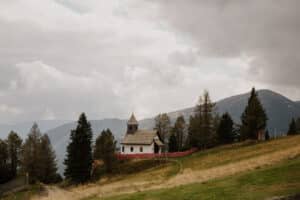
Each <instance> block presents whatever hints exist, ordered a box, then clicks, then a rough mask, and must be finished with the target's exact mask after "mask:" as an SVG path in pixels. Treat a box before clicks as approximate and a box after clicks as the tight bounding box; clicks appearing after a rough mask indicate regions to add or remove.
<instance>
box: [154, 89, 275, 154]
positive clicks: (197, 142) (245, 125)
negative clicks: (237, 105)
mask: <svg viewBox="0 0 300 200" xmlns="http://www.w3.org/2000/svg"><path fill="white" fill-rule="evenodd" d="M267 120H268V117H267V114H266V112H265V110H264V108H263V106H262V104H261V102H260V100H259V98H258V95H257V92H256V91H255V88H253V89H252V91H251V94H250V97H249V99H248V102H247V106H246V108H245V110H244V112H243V113H242V115H241V124H235V123H234V121H233V119H232V117H231V116H230V114H229V113H228V112H226V113H224V114H222V115H221V116H219V115H218V113H217V112H216V105H215V103H213V102H212V100H211V99H210V96H209V92H208V91H204V94H203V95H202V96H201V97H200V98H199V101H198V103H197V105H196V106H195V109H194V112H193V114H192V115H191V116H190V117H189V122H188V123H186V121H185V118H184V116H182V115H180V116H178V117H177V119H176V121H175V122H174V125H173V126H172V125H171V124H172V123H171V120H170V118H169V117H168V115H167V114H159V115H158V116H157V117H156V118H155V129H156V130H157V131H158V133H159V135H160V137H161V139H162V141H163V142H164V143H165V144H166V146H167V147H166V149H165V151H169V152H176V151H183V150H186V149H189V148H191V147H196V148H198V149H207V148H211V147H214V146H217V145H221V144H229V143H233V142H237V141H243V140H247V139H252V140H257V139H259V138H258V135H259V133H260V132H262V133H263V136H264V137H265V139H267V140H268V139H269V138H270V136H269V133H268V131H267V130H266V127H267Z"/></svg>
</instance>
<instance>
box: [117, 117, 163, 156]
mask: <svg viewBox="0 0 300 200" xmlns="http://www.w3.org/2000/svg"><path fill="white" fill-rule="evenodd" d="M163 146H164V144H163V143H162V141H161V140H160V138H159V136H158V132H157V131H155V130H140V129H139V124H138V121H137V120H136V118H135V116H134V114H132V115H131V117H130V119H129V120H128V122H127V131H126V134H125V136H124V138H123V140H122V141H121V154H147V153H157V154H159V153H161V152H162V147H163Z"/></svg>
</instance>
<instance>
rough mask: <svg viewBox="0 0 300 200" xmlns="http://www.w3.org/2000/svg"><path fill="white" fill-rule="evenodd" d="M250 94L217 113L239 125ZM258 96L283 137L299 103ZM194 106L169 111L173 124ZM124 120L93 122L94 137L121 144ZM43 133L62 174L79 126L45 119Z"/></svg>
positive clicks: (18, 127)
mask: <svg viewBox="0 0 300 200" xmlns="http://www.w3.org/2000/svg"><path fill="white" fill-rule="evenodd" d="M249 96H250V93H246V94H241V95H236V96H232V97H228V98H225V99H222V100H220V101H218V102H216V112H218V113H219V114H222V113H224V112H228V113H229V114H230V115H231V116H232V118H233V120H234V121H235V123H240V116H241V114H242V112H243V111H244V109H245V106H246V104H247V101H248V98H249ZM258 96H259V98H260V100H261V102H262V104H263V106H264V108H265V110H266V112H267V115H268V118H269V120H268V127H267V128H268V130H269V132H270V134H271V136H273V137H277V136H280V135H284V134H285V132H286V131H287V129H288V125H289V123H290V121H291V119H292V118H293V117H300V101H292V100H290V99H288V98H287V97H285V96H283V95H281V94H278V93H276V92H274V91H271V90H259V91H258ZM193 111H194V107H190V108H186V109H181V110H177V111H173V112H169V113H168V115H169V117H170V118H171V121H172V122H174V121H175V120H176V118H177V117H178V116H179V115H183V116H184V117H185V119H186V120H188V118H189V116H190V115H192V114H193ZM126 121H127V120H124V119H102V120H91V121H90V123H91V125H92V129H93V133H94V138H96V137H97V136H98V135H99V134H100V132H101V131H102V130H103V129H106V128H109V129H110V130H111V131H112V132H113V133H114V136H115V138H116V140H117V141H120V140H121V138H122V137H123V135H124V133H125V131H126ZM37 123H38V125H39V127H40V129H41V131H42V132H46V133H47V134H48V135H49V137H50V139H51V142H52V144H53V147H54V149H55V151H56V155H57V159H58V163H59V169H60V170H59V171H60V172H62V171H63V164H62V162H63V159H64V157H65V150H66V146H67V144H68V141H69V135H70V131H71V130H72V129H74V128H75V127H76V122H75V121H71V120H49V121H47V120H43V121H37ZM32 124H33V122H24V123H18V124H14V125H0V138H5V137H6V136H7V134H8V132H9V131H10V130H14V131H17V132H18V133H19V134H20V135H21V136H22V137H23V138H25V136H26V134H27V133H28V132H29V130H30V127H31V126H32ZM139 124H140V127H141V128H142V129H153V127H154V118H148V119H143V120H140V121H139Z"/></svg>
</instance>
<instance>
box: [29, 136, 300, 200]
mask: <svg viewBox="0 0 300 200" xmlns="http://www.w3.org/2000/svg"><path fill="white" fill-rule="evenodd" d="M299 144H300V136H292V137H284V138H281V139H276V140H272V141H268V142H260V143H255V142H243V143H237V144H233V145H225V146H221V147H217V148H214V149H210V150H206V151H202V152H197V153H195V154H193V155H190V156H187V157H184V158H178V159H170V160H168V161H167V162H161V161H149V160H148V161H146V160H142V161H137V160H135V161H130V162H128V163H124V164H123V165H121V166H120V168H119V174H118V175H114V176H107V177H102V178H101V180H99V181H98V182H95V183H90V184H87V185H83V186H76V187H73V188H68V189H67V190H66V189H62V188H58V187H56V186H48V187H47V188H46V189H47V194H48V196H36V197H34V198H33V199H44V200H46V199H64V200H69V199H78V200H80V199H84V200H101V199H105V200H114V199H116V200H120V199H154V200H155V199H172V200H176V199H265V198H267V197H273V196H281V195H290V194H295V193H296V192H299V191H300V167H299V166H300V145H299ZM159 163H160V164H159ZM62 197H63V198H62Z"/></svg>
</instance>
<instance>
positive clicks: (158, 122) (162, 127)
mask: <svg viewBox="0 0 300 200" xmlns="http://www.w3.org/2000/svg"><path fill="white" fill-rule="evenodd" d="M154 121H155V128H154V129H155V130H157V132H158V134H159V136H160V139H161V141H162V142H163V143H166V142H167V138H168V137H169V135H170V131H171V120H170V118H169V116H168V115H167V113H163V114H159V115H157V116H156V117H155V118H154Z"/></svg>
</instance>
